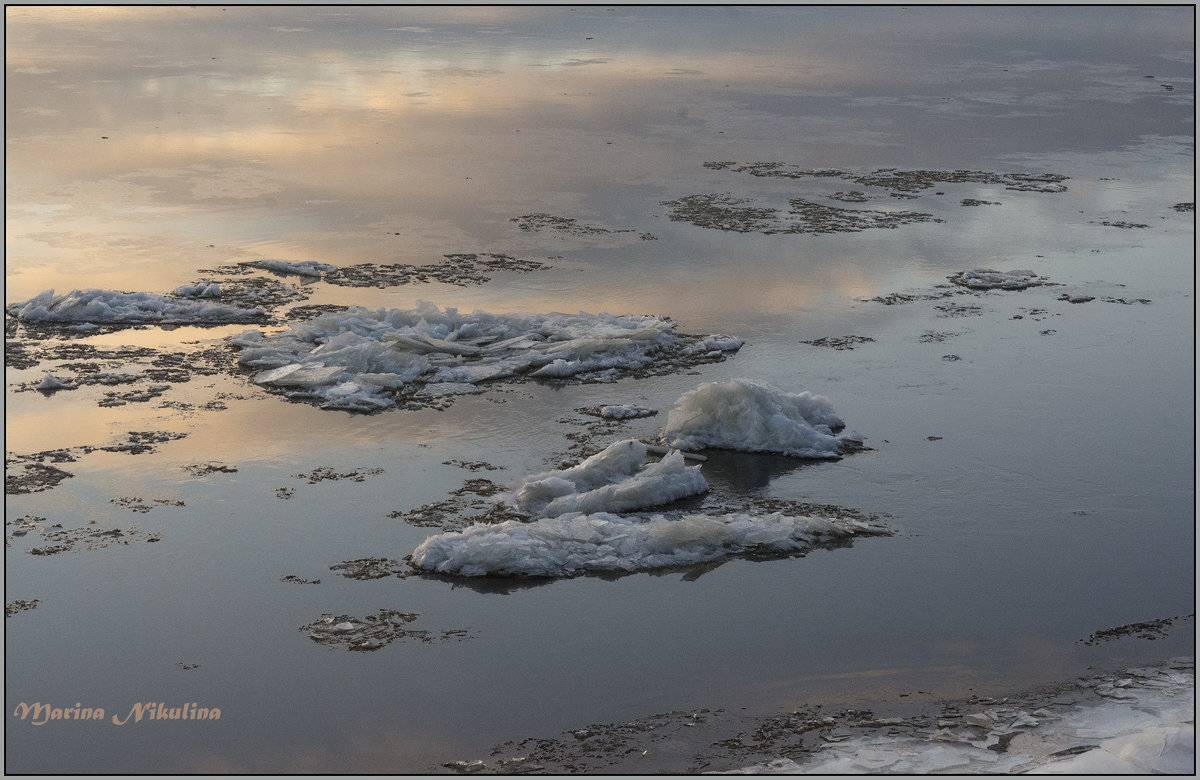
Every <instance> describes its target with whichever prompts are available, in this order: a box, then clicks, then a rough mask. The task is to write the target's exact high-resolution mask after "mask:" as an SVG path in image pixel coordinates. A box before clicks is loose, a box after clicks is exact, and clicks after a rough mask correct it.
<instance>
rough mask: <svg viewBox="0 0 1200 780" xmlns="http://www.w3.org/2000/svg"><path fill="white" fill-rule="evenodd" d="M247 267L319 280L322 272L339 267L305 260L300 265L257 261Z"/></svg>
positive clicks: (280, 261) (286, 262)
mask: <svg viewBox="0 0 1200 780" xmlns="http://www.w3.org/2000/svg"><path fill="white" fill-rule="evenodd" d="M246 265H252V266H256V267H258V268H264V269H266V270H268V271H276V272H278V273H281V274H297V275H299V276H313V277H318V278H319V277H320V276H321V273H322V272H325V271H336V270H337V266H334V265H327V264H326V263H318V262H317V261H315V260H304V261H301V262H299V263H290V262H288V261H287V260H255V261H254V262H252V263H247V264H246Z"/></svg>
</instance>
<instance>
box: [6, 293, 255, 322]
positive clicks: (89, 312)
mask: <svg viewBox="0 0 1200 780" xmlns="http://www.w3.org/2000/svg"><path fill="white" fill-rule="evenodd" d="M6 311H7V312H8V313H9V314H10V315H12V316H14V317H16V318H17V319H18V320H21V321H23V322H90V323H96V322H110V323H140V322H160V323H227V322H250V321H253V320H255V319H258V318H259V317H261V316H262V312H261V311H260V310H259V309H242V308H239V307H237V306H229V305H227V304H223V303H214V302H211V301H202V300H180V299H179V298H168V297H166V296H163V295H155V294H154V293H125V292H113V291H111V290H72V291H71V292H69V293H65V294H63V295H55V294H54V290H46V291H44V292H42V293H40V294H38V295H35V296H34V297H33V298H30V299H29V300H28V301H25V302H23V303H13V304H9V305H8V306H7V307H6Z"/></svg>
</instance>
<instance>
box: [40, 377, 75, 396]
mask: <svg viewBox="0 0 1200 780" xmlns="http://www.w3.org/2000/svg"><path fill="white" fill-rule="evenodd" d="M35 389H37V390H41V391H42V392H43V393H52V392H54V391H55V390H74V389H75V385H73V384H71V383H70V382H64V381H62V380H61V379H59V378H58V377H56V376H54V375H53V374H49V373H48V374H46V376H44V377H42V381H41V382H38V384H37V387H36V388H35Z"/></svg>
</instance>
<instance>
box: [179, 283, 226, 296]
mask: <svg viewBox="0 0 1200 780" xmlns="http://www.w3.org/2000/svg"><path fill="white" fill-rule="evenodd" d="M174 295H178V296H180V297H181V298H220V297H221V286H220V285H219V284H217V283H216V282H213V283H212V284H195V285H192V284H185V285H182V286H180V287H176V288H175V292H174Z"/></svg>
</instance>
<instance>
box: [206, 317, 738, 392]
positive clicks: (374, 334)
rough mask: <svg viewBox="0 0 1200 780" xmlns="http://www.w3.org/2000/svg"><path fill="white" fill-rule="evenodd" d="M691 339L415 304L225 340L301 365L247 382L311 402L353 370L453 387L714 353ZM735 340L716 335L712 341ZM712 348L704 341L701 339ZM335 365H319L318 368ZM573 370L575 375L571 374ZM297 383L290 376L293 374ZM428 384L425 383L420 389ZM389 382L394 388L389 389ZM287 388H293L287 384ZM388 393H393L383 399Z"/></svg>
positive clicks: (693, 359)
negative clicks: (300, 391)
mask: <svg viewBox="0 0 1200 780" xmlns="http://www.w3.org/2000/svg"><path fill="white" fill-rule="evenodd" d="M697 338H698V337H696V336H686V335H681V334H677V333H675V332H674V325H673V324H672V323H671V321H670V320H668V319H666V318H665V317H657V316H622V317H617V316H613V315H611V314H599V315H593V314H586V313H582V312H581V313H580V314H578V315H567V314H489V313H487V312H480V311H476V312H473V313H472V314H460V313H459V312H458V310H457V309H454V308H447V309H445V310H444V311H442V310H440V309H438V307H436V306H434V305H433V304H430V303H425V302H422V303H420V304H419V305H418V307H417V308H416V309H411V310H403V309H378V310H374V311H371V310H367V309H350V310H348V311H344V312H330V313H327V314H322V315H320V316H317V317H314V318H312V319H310V320H305V321H302V322H294V323H291V324H290V326H289V328H288V329H287V330H284V331H282V332H280V333H274V334H271V335H264V334H263V333H262V332H261V331H257V330H248V331H245V332H244V333H242V334H240V335H238V336H234V337H232V338H230V339H229V342H230V343H231V344H234V345H235V346H238V347H241V352H240V354H239V355H238V361H239V362H240V363H241V364H242V365H245V366H249V367H251V368H257V369H284V368H289V367H291V366H294V365H297V364H301V365H304V366H307V367H311V369H312V370H311V371H310V372H308V373H304V374H298V375H296V376H295V377H293V379H292V380H290V382H291V384H289V383H288V382H287V381H284V382H280V381H279V380H280V379H285V380H286V378H287V377H288V376H291V375H292V372H294V371H297V369H294V368H290V370H289V371H281V372H280V373H279V374H274V373H269V372H268V373H260V374H258V375H257V376H256V378H255V381H256V382H258V383H259V384H270V385H273V386H276V387H288V386H303V387H304V388H305V392H304V396H305V397H308V398H313V399H315V400H321V399H324V398H326V396H327V394H328V392H329V389H330V388H332V387H333V386H334V385H336V384H339V383H341V382H347V381H355V380H356V378H360V377H361V375H363V374H381V373H385V374H395V375H396V376H398V377H399V378H400V380H401V381H402V382H403V383H404V384H405V385H414V386H413V387H411V388H408V387H406V388H405V392H406V393H408V392H413V393H416V392H417V391H419V390H420V389H421V388H420V386H421V385H424V386H425V390H424V394H425V395H429V394H443V393H438V392H437V390H438V389H439V388H441V389H445V390H447V391H448V392H447V393H444V394H454V393H457V392H459V391H460V388H459V387H458V386H459V385H463V384H479V383H481V382H486V381H490V380H494V379H502V378H508V377H514V376H524V375H533V376H539V377H558V378H571V377H580V378H585V379H587V378H591V379H596V378H598V377H606V378H608V377H610V376H619V375H620V374H621V372H626V373H630V372H634V371H637V370H639V369H642V368H644V367H647V366H652V365H654V364H656V363H662V364H666V365H670V366H679V365H695V364H696V363H697V362H703V361H705V360H711V359H720V356H721V354H723V353H721V352H718V354H717V355H716V356H715V357H714V356H713V355H712V354H710V353H711V350H709V351H706V352H704V353H703V354H700V355H691V354H690V353H688V352H687V350H688V349H689V348H690V347H692V346H694V345H695V344H696V343H697ZM740 345H741V342H740V341H738V340H736V339H731V338H730V337H721V339H720V340H719V342H718V346H722V347H723V348H725V349H727V350H733V349H736V348H737V347H738V346H740ZM709 346H713V345H709ZM333 367H337V369H338V370H336V371H327V372H322V371H321V369H322V368H333ZM581 375H583V376H581ZM299 379H303V382H300V383H297V380H299ZM431 385H432V386H433V388H434V390H433V391H431V390H430V386H431ZM399 386H400V385H396V386H395V387H397V388H398V387H399ZM289 394H290V395H293V396H294V395H296V393H292V392H290V391H289ZM395 401H396V399H395V398H393V405H394V404H395Z"/></svg>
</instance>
